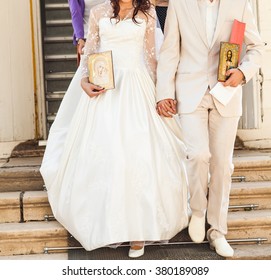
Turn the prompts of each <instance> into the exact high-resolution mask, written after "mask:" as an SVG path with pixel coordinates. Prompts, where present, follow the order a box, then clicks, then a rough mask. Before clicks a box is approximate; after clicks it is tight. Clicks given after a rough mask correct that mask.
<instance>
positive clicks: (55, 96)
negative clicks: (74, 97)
mask: <svg viewBox="0 0 271 280" xmlns="http://www.w3.org/2000/svg"><path fill="white" fill-rule="evenodd" d="M65 93H66V92H65V91H55V92H47V93H46V100H48V101H52V100H62V99H63V97H64V95H65Z"/></svg>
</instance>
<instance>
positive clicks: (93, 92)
mask: <svg viewBox="0 0 271 280" xmlns="http://www.w3.org/2000/svg"><path fill="white" fill-rule="evenodd" d="M81 87H82V89H83V90H84V92H85V93H86V94H87V95H88V96H89V97H96V96H98V95H100V94H102V93H105V92H106V90H105V89H104V88H101V87H99V86H95V85H94V84H91V83H90V82H89V81H88V78H83V79H82V80H81Z"/></svg>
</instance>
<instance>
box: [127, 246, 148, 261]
mask: <svg viewBox="0 0 271 280" xmlns="http://www.w3.org/2000/svg"><path fill="white" fill-rule="evenodd" d="M143 255H144V246H143V247H142V248H141V249H138V250H134V249H131V248H130V250H129V253H128V256H129V257H130V258H139V257H141V256H143Z"/></svg>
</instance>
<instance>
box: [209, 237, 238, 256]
mask: <svg viewBox="0 0 271 280" xmlns="http://www.w3.org/2000/svg"><path fill="white" fill-rule="evenodd" d="M210 248H211V249H212V250H215V251H216V253H217V254H218V255H220V256H222V257H232V256H233V254H234V251H233V249H232V247H231V246H230V245H229V243H228V242H227V240H226V239H225V237H224V236H223V237H220V238H217V239H215V240H214V241H211V242H210Z"/></svg>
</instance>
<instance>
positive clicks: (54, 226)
mask: <svg viewBox="0 0 271 280" xmlns="http://www.w3.org/2000/svg"><path fill="white" fill-rule="evenodd" d="M67 236H68V233H67V231H66V230H65V229H64V228H63V227H62V226H61V225H60V224H59V223H58V222H56V221H52V222H28V223H8V224H7V223H2V224H0V255H1V256H10V255H28V254H42V253H43V252H44V248H45V247H67V245H68V244H67ZM57 253H63V252H57Z"/></svg>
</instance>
